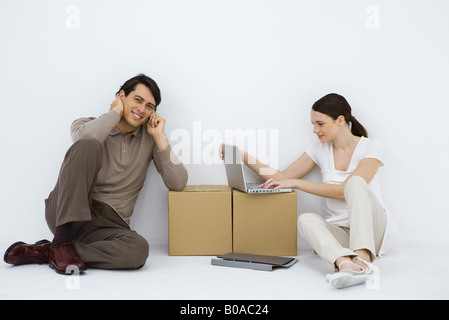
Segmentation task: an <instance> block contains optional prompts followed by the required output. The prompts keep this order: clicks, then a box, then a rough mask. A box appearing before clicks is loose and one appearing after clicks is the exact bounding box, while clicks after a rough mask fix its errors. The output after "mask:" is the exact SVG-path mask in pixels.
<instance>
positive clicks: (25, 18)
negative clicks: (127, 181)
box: [0, 0, 449, 245]
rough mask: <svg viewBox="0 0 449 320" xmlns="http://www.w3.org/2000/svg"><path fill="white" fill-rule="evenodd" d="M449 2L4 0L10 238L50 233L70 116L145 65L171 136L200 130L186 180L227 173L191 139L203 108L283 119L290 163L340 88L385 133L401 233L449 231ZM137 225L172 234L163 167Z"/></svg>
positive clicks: (1, 226) (282, 162)
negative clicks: (47, 214)
mask: <svg viewBox="0 0 449 320" xmlns="http://www.w3.org/2000/svg"><path fill="white" fill-rule="evenodd" d="M371 6H374V11H373V9H372V8H373V7H371ZM448 9H449V2H447V1H446V0H431V1H424V0H421V1H417V0H414V1H411V0H407V1H406V0H395V1H386V0H369V1H367V0H344V1H343V0H340V1H335V0H319V1H317V0H308V1H305V0H304V1H299V0H298V1H294V0H276V1H268V0H238V1H237V0H207V1H206V0H164V1H162V0H153V1H150V0H148V1H143V0H140V1H139V0H126V1H125V0H108V1H100V0H95V1H82V0H72V1H67V0H60V1H50V0H39V1H36V0H28V1H25V0H14V1H13V0H8V1H7V0H0V99H1V103H0V108H1V117H0V139H1V140H0V141H1V144H0V148H1V151H0V152H1V153H0V161H1V162H0V215H1V217H2V219H1V220H2V221H1V223H0V241H1V242H8V243H9V242H13V241H16V240H25V241H35V240H39V239H41V238H43V237H47V238H49V239H51V234H50V232H49V231H48V229H47V226H46V224H45V220H44V199H45V198H46V197H47V195H48V193H49V192H50V191H51V190H52V188H53V187H54V184H55V182H56V179H57V176H58V172H59V167H60V165H61V163H62V160H63V157H64V154H65V152H66V150H67V149H68V148H69V147H70V145H71V139H70V133H69V132H70V131H69V130H70V124H71V122H72V121H73V120H74V119H76V118H78V117H82V116H99V115H101V114H102V113H103V112H106V111H107V110H108V109H109V105H110V103H111V102H112V101H113V99H114V93H115V92H116V91H117V90H118V89H119V87H120V85H121V84H122V83H123V82H124V81H126V80H127V79H128V78H130V77H132V76H134V75H136V74H137V73H141V72H143V73H146V74H147V75H149V76H151V77H153V78H154V79H155V80H156V81H157V82H158V84H159V85H160V87H161V90H162V97H163V102H162V104H161V106H160V109H159V112H160V114H161V115H162V116H163V117H165V118H166V119H167V125H166V133H167V135H168V136H170V135H171V134H172V133H173V132H177V131H175V130H178V131H179V130H180V129H181V130H184V132H187V133H189V134H190V139H189V140H188V141H186V140H184V141H183V143H187V142H188V143H190V148H191V151H192V152H191V158H192V160H191V161H190V164H187V165H186V167H187V169H188V171H189V184H226V176H225V171H224V168H223V166H222V165H219V164H207V163H204V161H201V162H200V163H197V164H193V148H194V144H195V145H196V146H200V147H201V149H202V150H204V149H205V148H207V146H208V145H209V143H210V142H209V141H200V139H201V138H199V137H200V136H199V135H197V134H196V132H194V131H195V130H194V125H195V123H197V124H198V123H200V125H201V133H202V134H205V135H204V137H203V138H205V139H206V138H209V137H210V136H208V133H210V132H215V133H217V132H218V133H221V135H222V136H223V137H224V134H225V130H226V129H228V130H229V129H234V130H236V129H242V130H246V129H251V130H253V132H257V130H259V129H265V130H266V131H267V132H269V130H270V129H273V130H275V131H276V132H277V134H278V140H277V142H278V144H277V148H278V155H279V157H278V167H279V168H281V169H283V168H285V167H286V166H287V165H288V164H290V163H291V162H293V161H294V160H295V159H296V158H297V157H298V156H299V155H301V154H302V152H303V151H304V149H305V147H306V146H307V145H308V143H309V142H310V140H311V139H316V138H315V137H314V136H313V134H312V126H311V125H310V107H311V105H312V104H313V102H315V101H316V100H317V99H319V98H320V97H322V96H323V95H325V94H327V93H329V92H337V93H340V94H342V95H344V96H345V97H346V98H347V99H348V101H349V103H350V104H351V106H352V108H353V114H354V115H355V116H356V117H357V118H358V119H359V121H360V122H361V123H362V124H364V125H365V127H366V128H367V129H368V132H369V134H370V137H373V138H377V139H380V140H381V141H383V143H384V145H385V148H386V154H385V161H384V162H385V166H384V167H383V168H382V169H381V170H382V171H381V175H382V181H383V190H384V200H385V203H386V204H387V206H388V208H389V210H390V211H391V212H392V214H393V215H394V216H395V218H396V221H397V223H398V225H399V227H400V231H401V235H400V237H399V238H398V240H397V241H398V243H400V244H412V245H416V244H425V245H447V244H449V237H448V232H447V224H448V223H449V218H448V216H449V205H448V201H447V197H448V195H449V185H448V178H449V169H448V163H449V143H448V140H447V132H448V129H447V123H448V114H449V112H448V99H446V95H447V93H448V90H449V84H448V74H449V59H448V57H449V36H448V32H449V20H448V17H447V15H448V12H449V10H448ZM196 121H199V122H196ZM207 130H212V131H207ZM205 132H206V133H205ZM216 142H217V141H212V142H211V143H216ZM177 143H179V139H178V140H177V141H174V142H172V145H176V144H177ZM267 145H268V148H269V150H273V149H271V148H275V146H274V145H269V144H267ZM178 146H179V145H178ZM309 178H310V179H312V180H319V172H318V171H316V170H315V171H314V172H313V173H312V174H311V175H310V176H309ZM298 199H299V213H301V212H306V211H318V210H319V208H320V205H321V201H320V199H319V198H317V197H315V196H311V195H305V194H303V193H299V195H298ZM132 227H133V228H135V229H136V230H137V231H138V232H140V233H141V234H143V235H144V236H145V237H146V238H147V239H148V240H150V242H167V234H168V230H167V229H168V224H167V190H166V189H165V187H164V185H163V183H162V180H161V178H160V177H159V175H158V174H157V173H156V170H155V168H154V166H151V167H150V170H149V172H148V179H147V182H146V185H145V187H144V189H143V190H142V192H141V195H140V198H139V200H138V203H137V205H136V208H135V214H134V217H133V221H132Z"/></svg>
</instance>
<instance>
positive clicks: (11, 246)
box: [3, 239, 50, 264]
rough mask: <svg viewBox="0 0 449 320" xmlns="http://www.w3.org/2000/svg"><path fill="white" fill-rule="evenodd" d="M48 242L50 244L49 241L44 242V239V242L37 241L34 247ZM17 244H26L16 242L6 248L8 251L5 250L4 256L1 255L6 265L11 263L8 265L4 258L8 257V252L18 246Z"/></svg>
mask: <svg viewBox="0 0 449 320" xmlns="http://www.w3.org/2000/svg"><path fill="white" fill-rule="evenodd" d="M48 242H50V241H48V240H45V239H44V240H39V241H37V242H36V243H35V244H34V245H41V244H44V243H48ZM19 244H26V243H25V242H23V241H17V242H14V243H13V244H12V245H10V246H9V247H8V249H6V251H5V254H4V255H3V261H5V262H6V263H7V264H11V263H9V262H8V261H6V258H7V257H8V253H9V251H11V250H12V248H14V247H15V246H17V245H19Z"/></svg>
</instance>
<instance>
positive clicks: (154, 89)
mask: <svg viewBox="0 0 449 320" xmlns="http://www.w3.org/2000/svg"><path fill="white" fill-rule="evenodd" d="M139 83H141V84H143V85H145V86H146V87H147V88H148V89H150V91H151V93H152V94H153V97H154V100H155V101H156V106H158V105H159V103H161V91H160V90H159V87H158V86H157V83H156V81H154V80H153V79H151V78H150V77H147V76H146V75H144V74H143V73H140V74H138V75H137V76H135V77H133V78H131V79H129V80H128V81H126V82H125V83H124V84H123V85H122V86H121V87H120V89H119V91H117V93H116V95H117V94H119V92H120V91H121V90H123V91H125V96H128V94H129V93H130V92H131V91H133V90H134V89H135V88H136V86H137V85H138V84H139Z"/></svg>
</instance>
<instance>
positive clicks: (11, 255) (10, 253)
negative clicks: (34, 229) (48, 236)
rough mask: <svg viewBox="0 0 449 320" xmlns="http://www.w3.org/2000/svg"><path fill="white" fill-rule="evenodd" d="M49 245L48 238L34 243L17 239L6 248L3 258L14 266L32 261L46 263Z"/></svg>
mask: <svg viewBox="0 0 449 320" xmlns="http://www.w3.org/2000/svg"><path fill="white" fill-rule="evenodd" d="M50 246H51V242H50V241H48V240H41V241H37V242H36V243H35V244H26V243H25V242H22V241H18V242H15V243H13V244H12V245H10V246H9V248H8V249H6V252H5V255H4V256H3V260H4V261H5V262H6V263H9V264H13V265H15V266H20V265H23V264H32V263H38V264H45V263H48V253H49V252H50Z"/></svg>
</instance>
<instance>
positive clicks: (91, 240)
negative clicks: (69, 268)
mask: <svg viewBox="0 0 449 320" xmlns="http://www.w3.org/2000/svg"><path fill="white" fill-rule="evenodd" d="M93 213H94V214H93V215H94V218H93V220H92V221H88V222H80V223H78V224H75V225H74V227H73V229H75V230H74V232H76V235H75V236H74V240H73V241H72V244H73V247H74V249H75V251H76V253H77V254H78V256H79V257H80V259H81V260H82V261H83V262H84V263H85V264H86V266H87V267H88V268H98V269H138V268H140V267H142V266H143V265H144V264H145V262H146V260H147V258H148V253H149V245H148V242H147V241H146V240H145V238H143V237H142V236H141V235H139V234H138V233H137V232H135V231H133V230H130V228H129V226H128V225H127V224H126V223H125V222H124V221H123V220H122V219H121V218H120V216H119V215H118V214H117V213H116V212H115V211H114V210H113V209H112V208H111V207H110V206H109V205H107V204H104V203H100V202H96V201H94V204H93Z"/></svg>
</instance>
